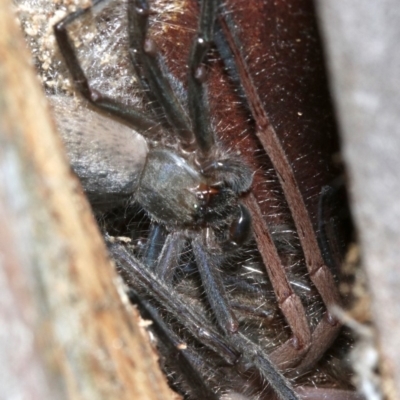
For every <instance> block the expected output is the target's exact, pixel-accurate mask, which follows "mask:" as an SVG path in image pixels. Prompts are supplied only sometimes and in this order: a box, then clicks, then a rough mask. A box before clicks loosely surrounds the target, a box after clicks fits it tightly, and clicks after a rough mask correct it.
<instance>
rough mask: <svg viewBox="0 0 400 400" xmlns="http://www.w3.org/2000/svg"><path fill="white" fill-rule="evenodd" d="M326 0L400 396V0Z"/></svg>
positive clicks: (378, 304) (352, 161)
mask: <svg viewBox="0 0 400 400" xmlns="http://www.w3.org/2000/svg"><path fill="white" fill-rule="evenodd" d="M318 5H319V11H320V16H321V27H322V30H323V33H324V34H325V39H326V44H327V56H328V62H329V66H330V72H331V78H332V80H331V84H332V89H333V94H334V97H335V100H336V106H337V110H338V116H339V122H340V125H341V131H342V134H343V135H342V138H343V150H344V157H345V161H346V164H347V167H348V171H349V178H350V182H349V183H350V193H351V197H352V206H353V211H354V216H355V222H356V225H357V228H358V234H359V238H360V248H361V255H362V261H363V264H364V266H365V270H366V273H367V275H368V281H369V284H370V290H371V295H372V296H371V297H372V312H373V321H374V324H375V327H376V331H377V333H378V340H379V348H380V350H381V355H382V361H383V362H382V364H381V366H383V368H382V370H383V372H384V375H385V377H386V381H385V389H388V387H389V386H391V385H392V384H393V386H391V389H390V390H386V391H387V393H386V394H387V395H388V398H390V399H399V398H400V357H399V348H400V325H399V320H400V291H399V287H400V269H399V258H400V257H399V255H400V252H399V250H400V224H399V221H400V207H399V201H398V199H399V194H400V178H399V176H400V175H399V154H400V113H399V108H400V95H399V93H400V55H399V51H398V41H399V37H400V25H399V17H400V6H399V3H398V1H396V0H384V1H377V0H375V1H374V0H373V1H369V2H368V4H367V2H364V1H361V0H358V1H353V2H347V1H343V0H341V1H337V0H324V1H321V2H318ZM388 378H391V379H392V384H390V383H389V379H388ZM370 398H373V397H370Z"/></svg>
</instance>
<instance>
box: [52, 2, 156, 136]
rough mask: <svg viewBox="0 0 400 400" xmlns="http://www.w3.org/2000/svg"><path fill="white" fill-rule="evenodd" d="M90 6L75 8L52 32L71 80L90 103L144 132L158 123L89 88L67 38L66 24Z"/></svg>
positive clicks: (95, 3)
mask: <svg viewBox="0 0 400 400" xmlns="http://www.w3.org/2000/svg"><path fill="white" fill-rule="evenodd" d="M107 1H108V0H94V2H93V5H92V7H96V6H100V5H102V4H103V3H106V2H107ZM92 7H89V8H86V9H79V10H77V11H75V12H73V13H71V14H69V15H67V16H66V17H65V18H64V19H62V20H61V21H60V22H58V23H57V24H56V25H55V26H54V34H55V37H56V40H57V43H58V47H59V49H60V51H61V53H62V55H63V57H64V60H65V63H66V64H67V66H68V70H69V72H70V74H71V76H72V80H73V82H74V84H75V86H76V88H77V90H78V91H79V92H80V93H81V95H82V96H83V97H84V98H85V99H86V100H88V101H89V102H90V103H91V104H93V105H94V106H96V107H98V108H99V109H101V110H103V111H106V112H107V113H109V114H111V115H113V116H115V117H118V118H120V119H122V120H123V121H125V122H126V123H128V124H129V125H130V126H132V127H133V128H134V129H135V130H137V131H139V132H146V131H148V130H151V129H152V128H155V127H157V125H158V123H157V122H155V121H153V120H152V119H150V118H148V117H147V116H146V115H144V114H143V113H142V112H141V111H139V110H136V109H134V108H127V107H126V106H125V105H124V104H121V103H119V102H117V101H115V100H114V99H112V98H110V97H107V96H104V95H102V94H101V93H99V92H98V91H96V90H93V89H91V88H90V85H89V82H88V79H87V77H86V75H85V73H84V72H83V70H82V68H81V66H80V64H79V60H78V58H77V55H76V53H75V50H74V46H73V44H72V43H71V40H70V38H69V35H68V26H69V25H70V24H72V23H73V22H74V21H76V20H77V19H78V18H80V17H82V16H84V15H85V14H88V13H90V11H91V9H92Z"/></svg>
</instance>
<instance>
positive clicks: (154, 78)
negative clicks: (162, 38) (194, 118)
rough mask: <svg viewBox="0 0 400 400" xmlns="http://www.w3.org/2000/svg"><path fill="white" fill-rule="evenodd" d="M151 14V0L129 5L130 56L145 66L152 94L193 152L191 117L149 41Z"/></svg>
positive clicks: (133, 60) (183, 143) (136, 62)
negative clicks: (148, 32)
mask: <svg viewBox="0 0 400 400" xmlns="http://www.w3.org/2000/svg"><path fill="white" fill-rule="evenodd" d="M149 15H150V8H149V4H148V1H147V0H132V1H129V2H128V35H129V47H130V51H129V53H130V56H131V59H132V62H133V63H134V64H140V65H141V71H142V73H143V75H144V77H145V78H146V83H147V85H148V87H149V89H150V91H151V93H152V94H153V95H154V96H155V97H156V99H157V101H158V103H159V104H160V105H161V106H162V108H163V109H164V112H165V117H166V119H167V121H168V122H169V124H170V125H171V126H172V127H173V128H174V129H175V132H176V134H177V135H178V136H179V137H180V139H181V143H182V145H183V146H184V147H186V148H189V149H190V148H192V147H193V145H194V137H193V133H192V128H191V124H190V121H189V118H188V116H187V114H186V112H185V110H184V108H183V105H182V104H181V103H180V101H179V100H178V99H177V97H176V96H175V93H174V91H173V89H172V87H171V84H170V83H169V81H168V79H167V78H166V71H165V69H166V68H165V67H164V68H163V69H162V68H161V67H160V63H161V60H160V57H159V53H158V51H157V48H156V45H155V43H154V42H153V41H152V40H151V39H149V38H147V28H148V19H149Z"/></svg>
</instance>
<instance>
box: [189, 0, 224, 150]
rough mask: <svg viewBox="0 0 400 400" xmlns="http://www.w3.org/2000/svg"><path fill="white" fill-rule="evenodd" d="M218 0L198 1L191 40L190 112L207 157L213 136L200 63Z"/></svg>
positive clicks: (205, 48)
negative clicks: (194, 31) (195, 23)
mask: <svg viewBox="0 0 400 400" xmlns="http://www.w3.org/2000/svg"><path fill="white" fill-rule="evenodd" d="M217 7H218V1H215V0H203V1H202V2H201V11H200V20H199V27H198V32H197V35H196V37H195V39H194V41H193V44H192V48H191V51H190V57H189V76H188V105H189V115H190V117H191V120H192V123H193V130H194V134H195V136H196V141H197V144H198V145H199V147H200V150H201V151H202V153H203V156H207V155H208V154H209V153H210V151H211V149H212V147H213V146H214V142H215V138H214V134H213V132H212V131H211V124H210V116H209V109H208V104H207V101H206V96H205V93H204V84H203V83H204V81H205V78H206V70H205V67H204V65H202V63H203V62H204V59H205V57H206V55H207V52H208V50H209V48H210V45H211V42H212V40H213V36H214V23H215V18H216V14H217Z"/></svg>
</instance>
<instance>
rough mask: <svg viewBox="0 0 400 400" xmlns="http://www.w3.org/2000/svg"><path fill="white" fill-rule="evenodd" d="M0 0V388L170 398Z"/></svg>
mask: <svg viewBox="0 0 400 400" xmlns="http://www.w3.org/2000/svg"><path fill="white" fill-rule="evenodd" d="M29 60H30V56H29V54H28V52H27V50H26V48H25V45H24V42H23V38H22V33H21V32H20V30H19V28H18V27H17V25H16V22H15V18H14V14H13V11H12V9H11V4H9V2H8V1H7V0H1V1H0V87H1V90H0V354H1V360H2V362H1V365H0V397H1V398H3V399H12V398H13V399H15V398H21V399H40V400H46V399H93V400H98V399H149V400H150V399H159V400H164V399H172V398H175V397H174V396H175V395H173V394H171V390H170V389H169V387H168V386H167V384H166V381H165V377H164V376H163V375H162V373H161V371H160V370H159V367H158V365H157V358H156V355H155V353H154V350H153V349H152V347H151V346H150V344H149V341H148V336H147V334H146V333H145V331H144V328H142V327H141V326H140V325H139V319H138V314H137V313H136V312H135V310H133V309H132V307H131V306H130V305H129V303H128V301H125V302H124V299H125V300H126V298H124V296H123V295H121V293H123V289H122V286H121V283H120V280H119V278H118V277H117V275H116V273H115V271H114V268H113V266H112V265H111V264H110V262H109V260H108V258H107V253H106V250H105V247H104V244H103V240H102V238H101V236H100V233H99V231H98V228H97V226H96V224H95V221H94V218H93V216H92V213H91V210H90V208H89V206H88V203H87V201H86V199H85V198H84V196H83V195H82V189H81V187H80V184H79V183H78V181H77V179H76V178H75V176H73V174H72V172H71V170H70V168H69V166H68V164H67V162H66V157H65V155H64V154H63V151H62V145H61V140H60V139H59V138H58V136H57V135H56V134H55V130H54V124H53V123H52V121H51V119H50V114H49V107H48V105H47V102H46V99H45V97H44V93H43V90H42V89H41V87H40V84H39V83H38V81H37V78H36V76H35V73H34V71H33V68H32V65H31V62H30V61H29Z"/></svg>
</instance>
